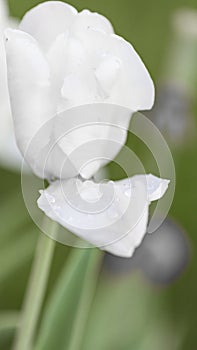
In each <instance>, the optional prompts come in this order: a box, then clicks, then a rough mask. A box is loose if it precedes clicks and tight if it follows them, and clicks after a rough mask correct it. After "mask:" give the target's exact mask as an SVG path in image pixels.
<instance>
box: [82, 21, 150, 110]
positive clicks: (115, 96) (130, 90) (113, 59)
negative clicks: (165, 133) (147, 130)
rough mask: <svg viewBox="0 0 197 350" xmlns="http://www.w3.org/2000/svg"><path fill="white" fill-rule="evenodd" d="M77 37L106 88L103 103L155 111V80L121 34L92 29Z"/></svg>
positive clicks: (85, 30) (98, 78) (83, 31)
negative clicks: (153, 108)
mask: <svg viewBox="0 0 197 350" xmlns="http://www.w3.org/2000/svg"><path fill="white" fill-rule="evenodd" d="M77 37H78V39H79V40H80V41H81V43H82V44H83V46H84V47H85V48H86V51H87V54H88V56H89V57H91V58H92V70H93V71H94V73H95V76H96V78H97V81H98V82H99V84H100V86H101V88H103V90H104V91H106V89H107V93H108V96H107V98H106V99H105V101H104V102H106V103H112V104H117V105H121V106H124V107H127V108H130V109H132V110H133V111H139V110H145V109H150V108H152V106H153V103H154V85H153V82H152V79H151V77H150V75H149V73H148V71H147V69H146V67H145V65H144V64H143V62H142V60H141V58H140V57H139V56H138V54H137V53H136V51H135V50H134V48H133V47H132V45H131V44H130V43H128V42H127V41H126V40H124V39H123V38H121V37H119V36H118V35H115V34H111V35H106V34H105V33H103V32H100V31H97V30H93V29H91V28H90V27H89V28H86V29H84V30H81V32H78V33H77ZM109 92H110V94H109Z"/></svg>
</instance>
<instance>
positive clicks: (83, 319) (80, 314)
mask: <svg viewBox="0 0 197 350" xmlns="http://www.w3.org/2000/svg"><path fill="white" fill-rule="evenodd" d="M102 258H103V254H102V253H101V251H100V250H98V249H92V251H91V252H90V257H89V261H88V266H87V270H86V275H85V278H84V282H83V287H82V290H81V295H80V300H79V305H78V309H77V313H76V316H75V321H74V326H73V329H72V332H71V336H70V340H69V346H68V350H80V349H81V348H82V342H83V337H84V331H85V328H86V324H87V321H88V316H89V311H90V308H91V305H92V301H93V298H94V295H95V289H96V285H97V282H98V273H99V270H100V265H101V261H102Z"/></svg>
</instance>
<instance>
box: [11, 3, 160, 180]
mask: <svg viewBox="0 0 197 350" xmlns="http://www.w3.org/2000/svg"><path fill="white" fill-rule="evenodd" d="M19 29H20V30H10V29H9V30H7V31H6V51H7V61H8V81H9V90H10V98H11V105H12V111H13V118H14V124H15V132H16V139H17V143H18V146H19V148H20V150H21V152H22V154H23V155H24V153H25V151H26V148H27V145H28V142H29V141H30V139H31V138H32V137H33V136H34V135H35V134H36V133H37V132H38V130H40V128H41V126H42V125H43V124H44V123H46V122H47V121H48V120H49V119H51V118H52V117H54V116H55V115H57V113H59V112H60V111H65V110H69V109H70V108H72V107H76V106H80V105H87V104H92V103H94V104H95V103H105V104H107V107H106V108H107V112H103V113H102V121H103V122H107V123H109V122H110V123H111V124H115V125H119V126H121V127H124V128H125V129H127V127H128V124H129V121H130V117H131V114H132V112H134V111H137V110H144V109H150V108H151V107H152V105H153V102H154V86H153V82H152V80H151V78H150V76H149V74H148V72H147V70H146V68H145V66H144V64H143V63H142V61H141V59H140V58H139V56H138V55H137V53H136V52H135V50H134V49H133V47H132V46H131V45H130V44H129V43H128V42H127V41H125V40H124V39H122V38H121V37H119V36H117V35H115V34H114V33H113V29H112V26H111V24H110V22H109V21H108V20H107V19H106V18H105V17H103V16H101V15H99V14H97V13H91V12H89V11H87V10H84V11H82V12H81V13H78V12H77V11H76V10H75V9H74V8H73V7H72V6H70V5H67V4H65V3H63V2H59V1H50V2H45V3H43V4H40V5H38V6H36V7H35V8H34V9H32V10H30V11H29V12H27V14H26V15H25V16H24V18H23V20H22V22H21V24H20V27H19ZM110 104H111V105H112V104H115V105H116V106H117V105H119V106H123V107H125V111H124V115H123V111H122V113H117V112H116V111H117V109H115V110H114V108H113V107H111V108H112V110H109V105H110ZM126 107H127V108H128V109H127V110H126ZM102 108H103V109H104V107H102ZM96 111H97V109H96ZM93 114H94V113H93ZM66 117H67V118H69V119H71V117H69V114H68V113H67V114H66ZM75 118H76V123H75V127H76V126H79V125H80V123H83V124H85V123H84V120H83V116H82V113H80V112H78V115H77V117H76V116H75ZM100 119H101V117H100V115H99V114H98V112H96V116H93V117H92V122H94V121H95V122H98V121H99V120H100ZM58 124H59V122H58V121H57V123H51V124H50V127H51V130H48V131H47V137H48V143H47V144H46V142H44V143H43V134H42V135H41V134H40V137H37V143H38V142H39V146H38V144H37V147H36V148H37V153H35V152H33V154H32V152H29V153H28V154H27V155H26V156H25V158H26V160H27V161H28V162H29V165H30V166H31V167H32V168H33V170H34V172H35V173H36V174H37V175H38V176H41V177H48V178H50V177H51V176H56V177H58V176H59V171H60V169H58V167H56V169H55V167H54V165H53V163H54V158H55V161H56V160H57V158H59V159H61V158H62V156H64V157H65V155H68V154H69V153H70V152H71V151H72V150H74V149H76V148H77V147H78V146H80V145H81V144H83V143H84V142H87V141H88V140H90V141H91V140H92V138H94V139H95V138H96V139H100V138H103V136H106V137H108V134H110V135H111V139H113V140H117V142H118V143H119V147H116V149H115V150H114V149H113V148H111V149H110V151H111V153H110V152H109V150H108V155H107V156H108V158H109V159H112V158H114V157H115V155H116V154H117V153H118V152H119V150H120V148H121V146H122V145H123V144H124V143H125V140H126V135H127V132H126V130H123V129H121V128H120V127H119V128H118V129H117V128H114V127H109V126H108V127H107V126H106V125H105V126H104V127H102V128H99V129H98V128H95V126H91V127H90V126H89V127H84V128H83V129H82V128H80V132H77V131H76V133H73V134H72V139H71V140H70V139H69V140H68V142H66V139H65V138H64V142H57V145H56V147H54V152H53V153H52V154H51V155H50V158H51V161H48V164H47V165H46V166H45V172H44V173H43V154H46V152H47V150H48V149H50V147H51V140H54V133H56V129H57V128H58ZM55 138H56V139H57V137H56V136H55ZM45 141H46V137H45ZM52 142H53V141H52ZM118 143H117V145H118ZM68 145H69V146H68ZM71 145H72V148H71V147H70V146H71ZM102 155H103V156H105V158H106V150H105V149H103V154H100V157H102ZM92 156H93V154H92V150H91V156H90V157H88V152H87V151H86V161H88V160H89V158H90V159H92V158H95V157H92ZM105 162H106V161H105ZM56 163H59V164H60V163H61V162H60V161H58V162H56ZM61 165H62V163H61ZM101 165H103V161H102V160H97V161H94V162H92V164H90V163H89V164H88V166H87V167H86V168H83V173H82V175H83V176H84V177H85V178H90V177H91V176H92V175H93V174H94V173H95V172H96V171H97V170H98V168H99V167H100V166H101ZM75 168H76V169H72V170H68V171H67V174H66V173H65V174H64V176H67V177H70V176H75V175H77V173H78V172H79V169H78V166H77V165H76V164H75Z"/></svg>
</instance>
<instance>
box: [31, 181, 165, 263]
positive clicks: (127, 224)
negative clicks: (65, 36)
mask: <svg viewBox="0 0 197 350" xmlns="http://www.w3.org/2000/svg"><path fill="white" fill-rule="evenodd" d="M161 181H166V180H161ZM159 186H160V185H159ZM40 192H41V196H40V198H39V199H38V206H39V208H40V209H41V210H43V211H44V212H45V214H46V215H47V216H49V217H50V218H51V219H52V220H54V221H57V222H58V223H60V224H61V225H62V226H64V227H66V228H67V229H68V230H70V231H71V232H73V233H75V234H76V235H77V236H79V237H80V238H82V239H84V240H86V241H88V242H90V243H91V244H93V245H95V246H97V247H99V248H100V249H103V250H106V251H108V252H110V253H112V254H115V255H118V256H122V257H130V256H131V255H132V254H133V251H134V250H135V248H136V247H137V246H138V245H139V244H140V242H141V240H142V239H143V237H144V234H145V232H146V226H147V220H148V206H149V198H148V197H149V195H151V192H149V189H148V186H147V183H146V176H139V177H138V176H135V177H133V178H129V179H127V180H121V181H117V182H112V181H109V182H107V183H102V184H96V183H94V182H93V181H90V180H89V181H85V182H83V181H82V180H80V179H76V178H75V179H69V180H63V181H62V182H61V181H56V182H54V183H52V184H51V185H50V186H49V187H48V188H47V189H45V190H43V191H40ZM64 243H65V244H66V242H64Z"/></svg>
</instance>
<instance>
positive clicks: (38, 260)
mask: <svg viewBox="0 0 197 350" xmlns="http://www.w3.org/2000/svg"><path fill="white" fill-rule="evenodd" d="M43 227H44V229H45V231H46V232H48V233H51V234H52V233H53V234H54V233H55V232H56V231H57V228H58V225H57V224H56V223H55V222H52V221H51V220H49V219H48V218H47V217H44V221H43ZM54 248H55V241H53V240H52V239H50V238H48V237H47V236H46V235H45V234H43V233H42V234H41V235H40V237H39V240H38V245H37V251H36V255H35V259H34V262H33V267H32V272H31V275H30V280H29V284H28V287H27V292H26V297H25V300H24V305H23V310H22V312H21V319H20V327H19V328H18V331H17V334H16V339H15V343H14V346H13V349H14V350H27V349H28V350H31V349H32V346H33V340H34V335H35V331H36V327H37V322H38V319H39V315H40V311H41V308H42V303H43V299H44V295H45V291H46V286H47V281H48V276H49V271H50V266H51V262H52V258H53V252H54Z"/></svg>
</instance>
